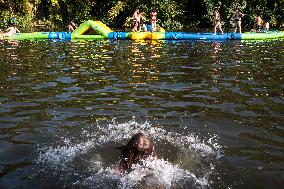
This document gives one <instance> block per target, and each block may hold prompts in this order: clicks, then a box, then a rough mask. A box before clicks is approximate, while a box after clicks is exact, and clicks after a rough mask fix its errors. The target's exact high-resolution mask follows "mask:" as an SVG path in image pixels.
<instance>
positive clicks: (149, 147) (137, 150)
mask: <svg viewBox="0 0 284 189" xmlns="http://www.w3.org/2000/svg"><path fill="white" fill-rule="evenodd" d="M116 149H120V150H121V156H122V157H121V159H120V160H119V161H118V162H117V165H116V167H115V173H116V174H117V175H124V174H125V173H130V172H131V171H132V165H134V164H139V163H141V162H142V161H143V160H145V159H147V158H148V157H151V156H152V157H155V153H154V144H153V143H152V142H151V141H150V139H149V138H148V137H147V136H146V135H145V134H143V133H137V134H135V135H133V136H132V138H131V139H130V140H129V142H128V143H127V144H126V145H124V146H121V147H118V148H116Z"/></svg>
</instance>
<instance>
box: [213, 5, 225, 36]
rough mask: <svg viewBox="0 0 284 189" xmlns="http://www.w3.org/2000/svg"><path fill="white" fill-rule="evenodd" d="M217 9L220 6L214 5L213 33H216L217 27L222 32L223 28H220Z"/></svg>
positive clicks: (219, 17)
mask: <svg viewBox="0 0 284 189" xmlns="http://www.w3.org/2000/svg"><path fill="white" fill-rule="evenodd" d="M219 9H220V7H215V10H214V35H216V32H217V29H219V30H220V31H221V33H222V34H223V30H222V28H221V16H220V13H219Z"/></svg>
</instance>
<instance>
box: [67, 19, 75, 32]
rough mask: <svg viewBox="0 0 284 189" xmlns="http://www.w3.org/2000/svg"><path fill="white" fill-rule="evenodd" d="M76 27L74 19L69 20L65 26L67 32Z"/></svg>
mask: <svg viewBox="0 0 284 189" xmlns="http://www.w3.org/2000/svg"><path fill="white" fill-rule="evenodd" d="M76 28H77V25H76V24H75V22H74V21H71V22H70V24H69V25H68V26H67V29H68V32H73V31H74V30H75V29H76Z"/></svg>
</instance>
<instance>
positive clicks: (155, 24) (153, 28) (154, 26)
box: [150, 9, 157, 32]
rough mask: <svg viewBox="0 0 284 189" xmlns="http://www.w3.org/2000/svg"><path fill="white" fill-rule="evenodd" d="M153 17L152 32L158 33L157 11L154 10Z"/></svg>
mask: <svg viewBox="0 0 284 189" xmlns="http://www.w3.org/2000/svg"><path fill="white" fill-rule="evenodd" d="M150 15H151V17H152V21H151V25H152V29H151V31H152V32H155V31H157V12H156V10H155V9H153V10H152V12H151V14H150Z"/></svg>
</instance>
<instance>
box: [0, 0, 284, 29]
mask: <svg viewBox="0 0 284 189" xmlns="http://www.w3.org/2000/svg"><path fill="white" fill-rule="evenodd" d="M217 5H220V13H221V20H222V25H223V27H233V25H234V13H235V10H236V9H241V10H242V12H243V13H245V14H246V16H245V17H244V19H243V22H242V25H243V27H247V28H251V27H253V24H254V22H255V18H256V16H257V15H262V17H263V18H265V19H267V20H269V22H270V25H271V26H272V27H274V28H279V27H281V26H283V25H284V0H109V1H105V0H0V16H1V23H0V27H1V28H3V27H6V26H7V23H8V22H9V19H11V17H12V16H13V17H15V18H16V24H17V26H18V27H19V28H22V29H24V30H25V31H33V30H34V28H35V27H34V26H36V25H37V24H39V25H49V27H50V28H51V29H53V30H54V29H61V30H62V29H64V28H65V26H66V25H68V23H69V22H70V21H71V20H73V21H75V22H76V23H78V24H79V23H82V22H84V21H86V20H88V19H92V20H101V21H102V22H104V23H105V24H107V25H108V26H110V27H112V28H125V27H131V26H132V20H131V19H132V14H133V12H134V10H135V9H136V8H139V10H140V12H143V14H144V16H145V17H146V20H145V22H149V21H150V16H149V15H150V12H151V10H152V9H155V10H156V11H157V13H158V18H157V23H158V24H159V25H161V26H162V27H164V28H166V29H168V30H181V29H184V30H186V29H191V28H212V26H213V11H214V7H215V6H217Z"/></svg>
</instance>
